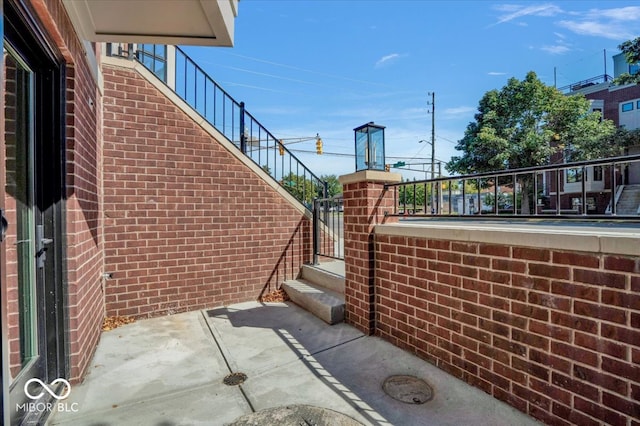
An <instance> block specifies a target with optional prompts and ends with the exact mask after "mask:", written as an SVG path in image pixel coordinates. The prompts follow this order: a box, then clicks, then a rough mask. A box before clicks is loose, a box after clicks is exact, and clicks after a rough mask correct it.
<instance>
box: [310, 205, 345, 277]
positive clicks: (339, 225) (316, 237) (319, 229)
mask: <svg viewBox="0 0 640 426" xmlns="http://www.w3.org/2000/svg"><path fill="white" fill-rule="evenodd" d="M319 257H327V258H331V259H340V260H344V202H343V198H342V195H337V196H335V197H331V198H318V199H316V200H315V201H314V204H313V263H314V264H318V259H319Z"/></svg>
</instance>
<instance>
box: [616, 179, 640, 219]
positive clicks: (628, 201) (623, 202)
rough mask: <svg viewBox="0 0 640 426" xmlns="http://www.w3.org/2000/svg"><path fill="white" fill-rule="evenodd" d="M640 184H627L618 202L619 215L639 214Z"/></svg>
mask: <svg viewBox="0 0 640 426" xmlns="http://www.w3.org/2000/svg"><path fill="white" fill-rule="evenodd" d="M639 209H640V184H638V185H625V186H624V190H623V191H622V194H621V195H620V199H619V200H618V203H617V204H616V214H617V215H619V216H638V215H640V213H639V212H638V210H639Z"/></svg>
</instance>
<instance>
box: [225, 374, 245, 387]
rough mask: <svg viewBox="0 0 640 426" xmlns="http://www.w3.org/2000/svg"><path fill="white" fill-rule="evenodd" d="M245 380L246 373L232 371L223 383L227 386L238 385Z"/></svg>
mask: <svg viewBox="0 0 640 426" xmlns="http://www.w3.org/2000/svg"><path fill="white" fill-rule="evenodd" d="M245 380H247V375H246V374H244V373H231V374H229V375H228V376H226V377H225V378H224V379H223V380H222V383H224V384H225V385H227V386H236V385H240V384H242V383H244V381H245Z"/></svg>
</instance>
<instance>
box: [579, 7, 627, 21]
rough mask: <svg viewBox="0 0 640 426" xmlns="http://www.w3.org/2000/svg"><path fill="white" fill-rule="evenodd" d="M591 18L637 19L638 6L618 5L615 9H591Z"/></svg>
mask: <svg viewBox="0 0 640 426" xmlns="http://www.w3.org/2000/svg"><path fill="white" fill-rule="evenodd" d="M588 16H589V18H591V19H598V18H608V19H612V20H614V21H637V20H639V19H640V6H627V7H619V8H616V9H592V10H590V11H589V14H588Z"/></svg>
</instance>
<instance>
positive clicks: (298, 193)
mask: <svg viewBox="0 0 640 426" xmlns="http://www.w3.org/2000/svg"><path fill="white" fill-rule="evenodd" d="M281 184H282V186H283V187H284V188H285V189H286V190H287V191H289V192H290V193H291V195H293V196H294V197H295V198H296V199H298V200H300V201H302V202H303V203H304V204H305V205H307V206H311V203H312V201H313V199H314V198H315V197H316V196H317V195H318V192H320V191H321V189H320V188H319V186H320V185H317V187H316V188H314V184H313V182H312V181H311V180H310V179H307V178H305V177H304V176H299V175H296V174H295V173H293V172H291V173H289V174H288V175H286V176H283V177H282V180H281Z"/></svg>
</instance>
